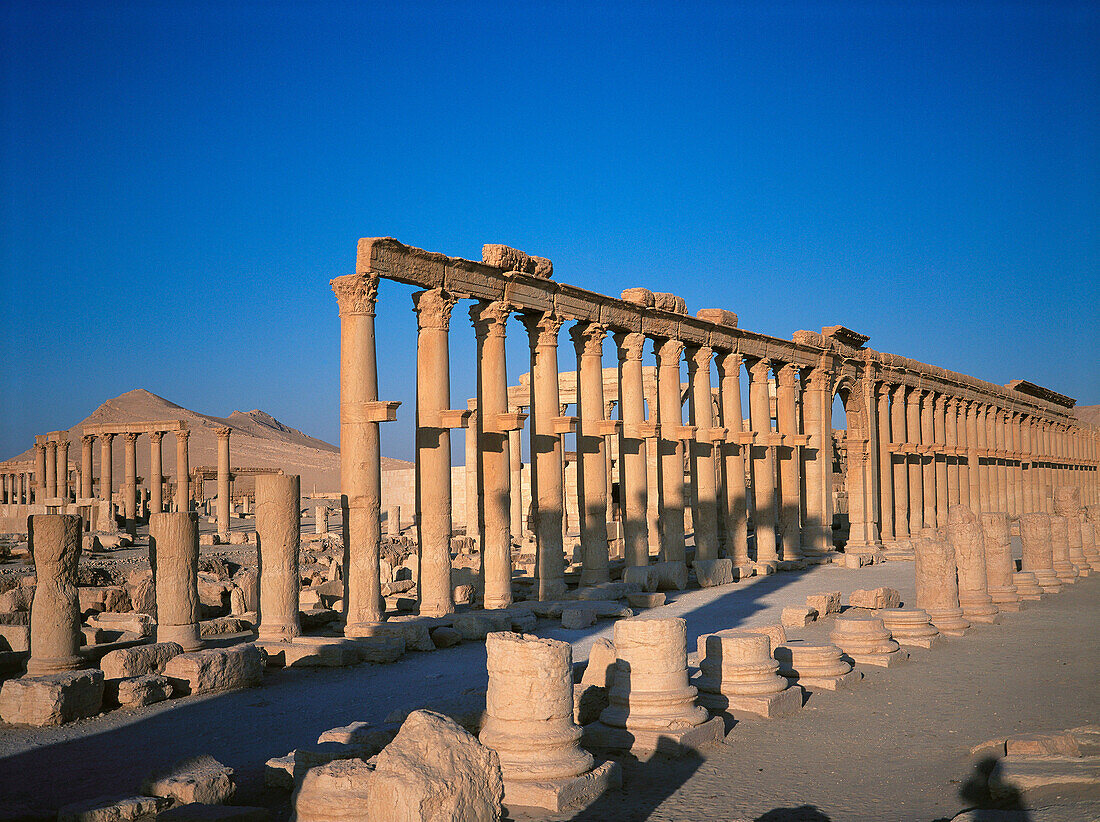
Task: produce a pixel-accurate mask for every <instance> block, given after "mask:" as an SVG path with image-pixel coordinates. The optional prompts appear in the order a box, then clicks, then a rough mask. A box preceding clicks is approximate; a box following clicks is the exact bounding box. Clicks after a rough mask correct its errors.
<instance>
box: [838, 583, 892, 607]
mask: <svg viewBox="0 0 1100 822" xmlns="http://www.w3.org/2000/svg"><path fill="white" fill-rule="evenodd" d="M848 604H849V605H851V606H852V607H853V608H869V609H871V610H877V609H879V608H897V607H899V606H900V605H901V594H900V593H898V591H897V590H896V589H894V588H886V587H882V588H872V589H871V590H864V589H862V588H861V589H857V590H855V591H852V593H851V595H850V596H849V597H848Z"/></svg>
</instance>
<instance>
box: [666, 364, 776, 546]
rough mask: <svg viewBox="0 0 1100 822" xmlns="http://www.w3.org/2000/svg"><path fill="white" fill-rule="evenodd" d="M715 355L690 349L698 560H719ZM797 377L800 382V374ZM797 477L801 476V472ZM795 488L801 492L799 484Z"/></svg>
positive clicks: (689, 383)
mask: <svg viewBox="0 0 1100 822" xmlns="http://www.w3.org/2000/svg"><path fill="white" fill-rule="evenodd" d="M712 356H714V352H713V351H712V350H711V349H710V348H707V347H705V346H693V347H691V348H689V349H688V350H687V363H688V392H689V393H688V399H689V404H688V414H689V420H690V424H691V425H694V426H695V434H696V438H695V439H694V440H692V441H689V446H690V457H691V475H692V477H693V478H694V483H695V497H696V500H697V502H698V507H697V510H696V511H695V512H694V514H693V515H692V519H693V520H694V523H695V558H696V559H699V560H708V559H718V489H717V487H716V485H715V472H714V441H713V440H711V438H710V432H711V430H712V429H713V428H714V427H715V425H714V399H713V395H712V393H711V387H710V358H711V357H712ZM795 378H796V379H797V375H796V376H795ZM791 411H792V412H793V411H794V409H793V408H792V409H791ZM719 442H721V440H719ZM794 476H795V477H797V476H798V472H797V470H796V471H795V474H794ZM795 487H796V493H797V482H796V483H795ZM794 504H795V514H794V518H795V526H794V530H795V532H797V530H798V498H797V496H796V497H795V500H794ZM795 550H797V548H796V549H795ZM792 558H793V557H792Z"/></svg>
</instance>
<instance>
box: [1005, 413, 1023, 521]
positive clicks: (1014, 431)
mask: <svg viewBox="0 0 1100 822" xmlns="http://www.w3.org/2000/svg"><path fill="white" fill-rule="evenodd" d="M1021 428H1022V423H1021V414H1020V413H1019V412H1017V411H1014V412H1012V414H1011V415H1010V416H1009V421H1008V434H1009V438H1008V445H1007V448H1008V450H1009V451H1011V452H1012V455H1011V460H1012V464H1011V469H1010V470H1009V483H1008V487H1009V493H1010V495H1011V498H1012V501H1011V503H1010V505H1009V508H1010V511H1009V513H1011V514H1012V516H1013V517H1019V516H1020V514H1022V513H1024V468H1023V463H1022V460H1021V457H1020V454H1021V452H1022V451H1023V447H1024V446H1023V436H1022V432H1021V430H1020V429H1021Z"/></svg>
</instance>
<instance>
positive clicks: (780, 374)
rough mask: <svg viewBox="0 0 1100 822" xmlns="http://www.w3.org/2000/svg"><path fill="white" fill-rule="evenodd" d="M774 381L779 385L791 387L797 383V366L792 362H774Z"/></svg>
mask: <svg viewBox="0 0 1100 822" xmlns="http://www.w3.org/2000/svg"><path fill="white" fill-rule="evenodd" d="M775 365H776V368H775V381H776V383H778V384H779V385H782V386H784V387H787V388H793V387H794V386H796V385H798V366H797V365H795V364H794V363H793V362H785V363H783V364H782V365H780V364H779V363H778V362H777V363H776V364H775Z"/></svg>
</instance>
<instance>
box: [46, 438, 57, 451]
mask: <svg viewBox="0 0 1100 822" xmlns="http://www.w3.org/2000/svg"><path fill="white" fill-rule="evenodd" d="M46 450H47V451H56V450H57V440H46Z"/></svg>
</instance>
